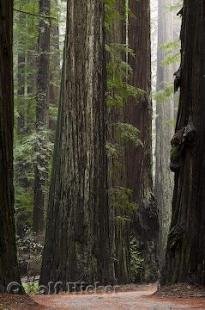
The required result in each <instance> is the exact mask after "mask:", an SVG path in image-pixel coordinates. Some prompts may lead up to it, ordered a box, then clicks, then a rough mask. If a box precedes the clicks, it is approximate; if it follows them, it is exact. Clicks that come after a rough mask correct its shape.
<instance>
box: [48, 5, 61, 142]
mask: <svg viewBox="0 0 205 310" xmlns="http://www.w3.org/2000/svg"><path fill="white" fill-rule="evenodd" d="M57 2H58V1H57V0H54V1H53V9H55V10H58V3H57ZM59 37H60V33H59V18H57V20H55V21H52V24H51V44H50V85H49V107H50V108H51V109H54V111H55V109H57V107H58V103H59V93H60V78H61V65H60V41H59ZM49 129H51V130H52V133H54V132H55V129H56V117H55V115H53V113H50V115H49ZM54 136H55V135H54ZM52 139H54V138H53V137H52Z"/></svg>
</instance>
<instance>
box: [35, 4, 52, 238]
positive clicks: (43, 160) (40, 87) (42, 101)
mask: <svg viewBox="0 0 205 310" xmlns="http://www.w3.org/2000/svg"><path fill="white" fill-rule="evenodd" d="M39 12H40V14H41V15H43V16H49V15H50V0H39ZM49 51H50V21H49V20H48V19H46V17H45V18H41V19H40V22H39V37H38V53H39V54H38V72H37V96H36V98H37V104H36V134H37V143H36V154H37V155H36V165H35V179H34V207H33V230H34V232H35V233H37V234H40V233H42V232H43V230H44V221H45V202H46V193H45V189H46V183H47V178H48V176H47V174H48V163H47V158H48V157H47V152H48V150H47V139H48V137H47V134H46V130H47V129H48V108H49V106H48V98H49Z"/></svg>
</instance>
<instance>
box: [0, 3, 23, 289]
mask: <svg viewBox="0 0 205 310" xmlns="http://www.w3.org/2000/svg"><path fill="white" fill-rule="evenodd" d="M12 41H13V1H4V0H0V292H5V290H6V288H7V285H8V283H10V282H12V281H17V282H19V283H20V277H19V271H18V266H17V257H16V243H15V229H14V189H13V126H14V117H13V113H14V106H13V53H12V44H13V42H12Z"/></svg>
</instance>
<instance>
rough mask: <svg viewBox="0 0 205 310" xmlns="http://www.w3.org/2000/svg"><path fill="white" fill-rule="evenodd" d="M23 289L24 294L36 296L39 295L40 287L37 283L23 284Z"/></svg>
mask: <svg viewBox="0 0 205 310" xmlns="http://www.w3.org/2000/svg"><path fill="white" fill-rule="evenodd" d="M23 287H24V290H25V293H26V294H28V295H36V294H39V291H40V287H39V284H38V282H37V281H36V282H23Z"/></svg>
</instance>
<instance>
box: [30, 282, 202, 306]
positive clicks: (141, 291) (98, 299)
mask: <svg viewBox="0 0 205 310" xmlns="http://www.w3.org/2000/svg"><path fill="white" fill-rule="evenodd" d="M155 291H156V287H155V286H153V285H147V286H140V287H139V288H138V289H137V290H136V291H132V292H119V293H111V294H94V295H92V294H91V295H55V296H35V297H34V298H33V299H34V300H35V301H36V302H37V303H38V304H40V305H43V306H46V309H47V310H52V309H56V310H58V309H59V310H137V309H139V310H175V309H205V298H187V299H184V298H174V297H173V298H160V297H156V296H152V295H153V293H154V292H155ZM39 309H40V308H39ZM25 310H26V309H25Z"/></svg>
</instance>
